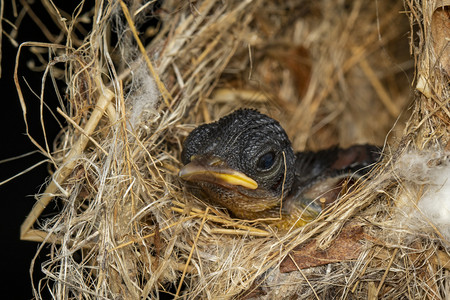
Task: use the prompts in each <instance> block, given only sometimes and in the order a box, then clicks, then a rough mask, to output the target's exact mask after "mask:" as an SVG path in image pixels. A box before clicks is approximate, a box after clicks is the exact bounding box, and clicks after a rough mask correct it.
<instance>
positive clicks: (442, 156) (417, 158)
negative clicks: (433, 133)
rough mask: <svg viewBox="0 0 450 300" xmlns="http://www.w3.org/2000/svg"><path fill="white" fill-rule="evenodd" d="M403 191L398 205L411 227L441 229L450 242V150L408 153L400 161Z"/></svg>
mask: <svg viewBox="0 0 450 300" xmlns="http://www.w3.org/2000/svg"><path fill="white" fill-rule="evenodd" d="M395 170H396V172H395V173H396V175H397V176H399V179H400V182H401V184H402V187H403V188H404V189H403V192H402V194H401V196H400V197H399V201H398V203H397V205H398V206H399V207H400V208H401V210H402V212H403V214H402V215H403V216H404V217H405V219H404V220H403V221H401V222H402V223H406V224H407V225H408V226H409V227H411V228H414V229H416V230H417V229H421V230H430V231H436V229H437V230H438V231H439V233H440V235H442V236H443V237H444V238H445V239H446V240H447V241H450V153H448V152H444V151H434V152H424V153H422V152H417V153H411V152H410V153H407V154H404V155H402V157H401V158H400V159H399V160H398V161H397V164H396V168H395ZM434 227H435V228H434Z"/></svg>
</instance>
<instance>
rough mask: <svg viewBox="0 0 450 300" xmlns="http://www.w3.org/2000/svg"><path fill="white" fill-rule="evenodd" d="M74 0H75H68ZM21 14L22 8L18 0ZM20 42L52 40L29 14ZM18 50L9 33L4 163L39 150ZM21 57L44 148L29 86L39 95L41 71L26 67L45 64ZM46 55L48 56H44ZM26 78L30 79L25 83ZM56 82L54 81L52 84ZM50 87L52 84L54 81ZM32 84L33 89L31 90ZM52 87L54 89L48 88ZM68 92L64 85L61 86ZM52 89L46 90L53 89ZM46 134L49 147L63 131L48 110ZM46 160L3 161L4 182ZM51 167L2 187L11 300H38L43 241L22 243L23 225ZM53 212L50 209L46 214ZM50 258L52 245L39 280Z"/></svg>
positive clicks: (0, 175) (52, 100) (26, 52)
mask: <svg viewBox="0 0 450 300" xmlns="http://www.w3.org/2000/svg"><path fill="white" fill-rule="evenodd" d="M36 2H39V1H35V4H33V5H32V9H33V12H34V13H35V14H36V15H38V16H39V17H40V18H41V19H42V20H43V22H44V23H46V25H47V24H49V25H50V26H48V28H49V30H50V31H51V32H53V33H55V34H56V33H57V32H58V31H59V30H58V29H57V27H56V26H52V24H53V23H52V22H51V21H50V22H46V20H48V19H49V16H48V14H47V13H46V12H45V10H44V9H43V8H42V7H40V6H39V5H40V3H36ZM64 2H71V1H64ZM11 3H12V1H5V2H4V5H5V7H4V13H3V15H4V19H7V20H9V21H11V22H13V23H14V22H15V20H16V18H15V16H14V14H13V9H12V7H11ZM16 3H17V5H18V12H19V11H20V9H21V7H20V4H19V1H16ZM2 24H3V32H6V33H7V34H11V31H12V26H11V25H10V24H8V23H7V22H5V21H3V23H2ZM14 39H15V41H17V42H18V44H21V43H22V42H25V41H39V42H48V40H47V39H46V38H45V36H44V35H43V34H42V33H41V31H40V29H39V28H38V27H37V26H36V24H35V23H34V22H33V21H32V20H31V18H30V17H29V16H28V15H26V16H25V17H24V19H23V21H22V22H21V24H20V27H19V28H18V34H17V36H16V37H15V38H14ZM17 50H18V47H16V46H14V45H13V44H12V43H11V41H10V40H9V39H8V37H7V36H6V35H3V38H2V60H1V67H2V74H1V78H0V86H1V93H0V99H1V102H2V106H1V109H0V115H1V117H0V122H1V123H0V126H1V127H0V128H1V129H0V132H1V133H0V134H1V140H2V141H3V143H2V146H1V148H0V161H3V160H4V159H8V158H12V157H16V156H18V155H22V154H25V153H29V152H31V151H34V150H36V149H37V148H36V147H35V146H34V145H33V144H32V143H31V142H30V140H29V138H28V137H27V136H26V134H25V132H26V129H25V123H24V119H23V113H22V109H21V106H20V103H19V98H18V95H17V91H16V87H15V84H14V79H13V74H14V65H15V59H16V54H17ZM22 52H23V53H22V55H21V56H20V64H19V66H20V67H19V70H18V74H19V77H20V85H21V89H22V92H23V93H24V98H25V99H26V102H27V110H28V116H27V119H28V122H29V126H30V130H31V135H32V136H33V138H35V139H36V140H37V141H38V142H39V143H40V144H41V145H44V143H43V142H44V140H43V134H42V129H41V126H40V116H39V99H38V98H37V97H36V96H34V95H33V93H32V92H31V91H30V88H31V89H32V90H34V92H35V93H37V94H39V92H40V89H41V87H40V86H41V78H42V75H43V72H42V71H32V70H30V69H29V68H28V67H27V64H28V63H30V62H34V63H35V64H36V65H40V64H41V63H40V62H39V61H38V60H37V59H36V56H35V55H33V54H32V53H30V49H29V48H23V50H22ZM44 57H46V55H45V54H44ZM25 80H26V81H25ZM48 81H49V82H50V81H51V80H50V79H49V80H48ZM50 84H51V82H50ZM27 85H29V86H30V88H29V87H28V86H27ZM47 87H50V85H49V84H47ZM61 88H63V87H61ZM51 89H52V88H47V90H50V91H51ZM45 99H46V100H45V101H46V103H47V104H48V105H49V106H50V107H53V108H55V107H56V106H57V98H56V97H55V95H54V93H53V94H52V93H51V92H49V93H48V94H47V95H46V96H45ZM45 121H46V133H47V139H48V141H49V144H50V147H51V143H52V142H53V140H54V138H55V136H56V134H57V133H58V131H59V125H58V124H57V123H56V122H55V120H54V119H53V118H52V117H51V116H50V114H49V113H48V111H47V112H46V113H45ZM43 159H45V157H44V156H43V155H40V154H38V153H35V154H33V155H30V156H27V157H25V158H21V159H18V160H14V161H9V162H2V163H1V164H0V170H1V172H0V182H2V181H4V180H6V179H8V178H10V177H11V176H14V175H15V174H17V173H19V172H21V171H23V170H25V169H27V168H29V167H31V166H32V165H34V164H35V163H37V162H39V161H42V160H43ZM48 167H49V165H48V164H47V163H44V164H42V165H40V166H39V167H37V168H35V169H33V170H31V171H29V172H28V173H26V174H24V175H22V176H20V177H18V178H16V179H14V180H12V181H10V182H8V183H5V184H3V185H0V196H1V200H2V214H1V215H2V216H1V218H0V219H1V225H0V230H1V236H2V247H1V249H2V259H1V270H2V273H3V277H2V286H3V292H2V295H9V297H8V296H7V298H9V299H31V298H32V297H33V293H32V289H31V277H30V274H29V268H30V263H31V261H32V259H33V257H34V256H35V254H36V250H37V249H38V247H39V245H40V243H37V242H29V241H21V240H20V233H19V232H20V225H21V223H22V222H23V221H24V220H25V217H26V216H27V215H28V213H29V212H30V211H31V209H32V207H33V205H34V203H35V198H34V195H35V194H36V193H38V192H43V191H44V189H45V187H44V185H43V184H44V183H45V180H46V179H48V176H49V173H48ZM52 208H55V204H54V203H51V204H50V209H52ZM44 212H45V213H48V212H47V211H44ZM48 254H49V249H48V247H44V249H43V251H41V253H40V254H39V256H38V257H37V261H36V264H35V268H34V269H35V270H34V276H33V277H34V279H35V282H36V283H37V281H38V280H39V279H40V278H41V277H42V273H41V266H40V265H41V262H42V261H45V260H46V257H47V256H48ZM42 296H43V297H44V299H49V298H50V297H49V295H48V293H45V292H44V293H43V294H42Z"/></svg>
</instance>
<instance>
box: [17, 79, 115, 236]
mask: <svg viewBox="0 0 450 300" xmlns="http://www.w3.org/2000/svg"><path fill="white" fill-rule="evenodd" d="M99 83H100V85H102V83H101V81H99ZM100 90H101V91H103V93H102V94H101V95H100V97H99V99H98V101H97V105H96V106H95V108H94V110H93V111H92V114H91V117H90V118H89V120H88V121H87V123H86V126H85V127H84V133H85V134H83V135H81V136H80V137H79V139H78V140H77V142H76V143H75V144H74V145H73V147H72V149H71V150H70V151H69V154H68V155H67V157H66V159H65V160H64V163H63V164H62V167H61V168H60V169H59V170H58V171H57V172H55V174H54V176H53V179H52V181H51V182H50V184H49V185H48V186H47V188H46V189H45V191H44V193H43V195H42V196H41V197H40V198H39V199H38V201H37V203H36V205H35V206H34V207H33V209H32V210H31V212H30V214H29V215H28V216H27V218H26V219H25V221H24V222H23V223H22V226H21V227H20V238H21V239H22V240H34V239H35V237H34V236H33V235H32V233H33V231H30V229H31V228H32V226H33V224H34V222H35V221H36V220H37V218H38V217H39V216H40V215H41V213H42V211H43V210H44V209H45V207H46V206H47V205H48V203H49V202H50V201H51V200H52V199H53V196H54V193H55V192H56V191H57V190H58V187H59V186H60V184H61V183H62V182H64V181H65V180H66V178H67V177H68V176H69V174H70V173H71V172H72V170H73V169H74V168H75V166H76V163H77V160H76V158H77V157H78V156H79V155H80V154H81V153H82V152H83V151H84V149H85V148H86V145H87V143H88V141H90V139H89V138H88V136H89V135H91V134H92V132H94V130H95V128H96V127H97V124H98V122H99V121H100V119H101V118H102V116H103V114H104V112H105V108H106V106H107V105H108V104H109V103H110V102H111V100H112V99H113V98H114V93H113V92H112V91H110V90H108V89H105V88H101V89H100Z"/></svg>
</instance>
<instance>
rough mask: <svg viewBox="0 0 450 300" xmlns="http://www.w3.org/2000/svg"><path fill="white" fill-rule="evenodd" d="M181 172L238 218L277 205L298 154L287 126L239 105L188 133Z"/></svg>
mask: <svg viewBox="0 0 450 300" xmlns="http://www.w3.org/2000/svg"><path fill="white" fill-rule="evenodd" d="M181 159H182V162H183V163H184V164H185V166H184V167H183V168H182V169H181V170H180V173H179V175H180V177H181V178H182V179H184V180H187V181H189V182H191V183H193V184H194V185H196V186H197V187H199V188H200V189H201V191H202V193H203V194H205V196H206V198H208V200H209V201H211V202H213V203H217V204H220V205H222V206H224V207H226V208H227V209H229V210H230V211H231V212H232V213H233V214H234V215H235V216H237V217H240V218H256V216H261V212H263V211H266V210H270V209H275V207H277V205H278V204H279V203H280V202H281V199H282V197H283V195H286V194H287V193H288V192H289V190H290V189H291V186H292V182H293V179H294V170H293V169H294V167H293V166H294V163H295V156H294V152H293V150H292V146H291V143H290V141H289V138H288V136H287V135H286V132H285V131H284V130H283V128H282V127H281V126H280V124H279V123H278V122H277V121H275V120H274V119H272V118H269V117H268V116H266V115H263V114H261V113H259V112H257V111H256V110H251V109H241V110H237V111H235V112H233V113H231V114H229V115H227V116H225V117H223V118H221V119H220V120H218V121H217V122H214V123H210V124H205V125H201V126H199V127H198V128H196V129H195V130H194V131H192V132H191V134H190V135H189V136H188V137H187V139H186V141H185V143H184V147H183V152H182V154H181Z"/></svg>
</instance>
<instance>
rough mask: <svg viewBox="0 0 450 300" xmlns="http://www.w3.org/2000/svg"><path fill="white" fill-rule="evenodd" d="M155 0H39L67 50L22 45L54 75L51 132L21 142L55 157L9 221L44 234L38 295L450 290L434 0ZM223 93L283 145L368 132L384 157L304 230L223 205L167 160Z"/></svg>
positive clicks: (420, 295)
mask: <svg viewBox="0 0 450 300" xmlns="http://www.w3.org/2000/svg"><path fill="white" fill-rule="evenodd" d="M153 2H154V1H153ZM153 2H152V1H150V2H149V3H147V4H141V3H140V1H129V2H128V3H124V2H122V1H101V0H98V1H96V2H95V7H94V8H93V9H92V10H86V8H85V7H84V5H85V3H84V1H82V2H81V3H80V5H79V6H78V7H77V8H76V10H75V11H74V12H73V13H72V14H67V13H63V12H61V11H59V10H58V9H56V8H55V7H53V6H52V7H48V10H49V13H51V14H52V15H54V16H58V18H59V19H60V22H59V23H58V24H60V25H61V30H62V33H63V34H64V35H65V37H66V39H65V40H66V42H65V44H60V43H59V44H58V43H56V42H55V41H51V42H52V43H50V44H42V43H26V44H23V45H22V46H21V47H20V48H19V54H18V55H19V56H20V53H21V51H23V49H24V47H26V46H32V47H34V48H44V49H47V50H48V54H49V57H50V61H49V63H48V64H47V65H46V69H45V70H46V71H45V73H44V76H43V82H45V81H46V80H49V78H51V79H53V80H57V79H61V80H62V81H63V82H64V83H65V84H66V90H65V95H64V97H61V99H64V100H62V101H61V106H60V107H58V108H57V114H59V115H60V116H62V118H64V120H65V121H66V125H67V126H65V127H63V128H62V129H61V133H60V134H59V136H58V138H57V139H56V140H55V142H54V143H53V149H51V150H50V147H48V146H45V145H39V144H37V142H35V143H36V146H37V147H38V148H39V149H40V150H41V152H42V153H43V154H44V155H46V157H48V158H49V159H51V162H52V165H53V167H54V170H55V171H54V173H53V174H52V176H51V180H50V181H49V183H48V184H47V186H46V190H45V191H44V193H42V194H41V195H38V203H37V204H36V206H35V208H34V209H33V211H32V212H31V213H30V215H29V216H28V218H27V219H26V220H25V222H24V223H23V226H22V228H21V229H22V230H21V232H22V238H23V239H27V240H35V241H41V242H42V244H41V245H42V246H41V248H42V247H44V246H45V245H48V244H50V247H51V256H50V257H49V258H48V260H47V261H46V262H44V263H43V265H42V266H41V268H42V270H43V271H44V274H45V278H42V280H41V286H39V287H35V289H34V292H35V297H36V298H40V297H41V291H42V290H44V289H49V290H50V291H51V293H52V295H53V296H54V297H55V298H58V299H72V298H74V299H75V298H76V299H81V298H86V299H104V298H105V299H146V298H152V299H153V298H157V297H161V296H162V295H163V294H166V295H169V296H170V295H171V296H174V297H185V298H199V297H201V298H211V299H216V298H247V299H248V298H264V297H266V298H267V299H273V298H288V297H295V296H297V297H298V296H301V297H302V298H304V299H327V298H330V297H332V298H350V299H353V298H355V299H376V298H377V297H380V298H392V299H399V298H402V297H404V298H408V299H425V298H430V299H438V298H442V299H444V298H448V297H449V296H450V293H449V290H450V288H449V284H450V269H449V268H450V257H449V250H450V248H449V241H450V232H449V231H448V228H449V226H448V225H449V224H448V218H447V219H445V216H443V215H439V209H440V205H438V204H435V203H437V202H436V201H438V200H439V199H444V200H445V199H447V202H448V199H449V191H448V182H447V181H446V178H447V179H448V178H450V176H449V173H450V172H449V168H450V160H449V153H450V152H449V150H450V149H449V129H448V128H449V121H450V113H449V109H450V100H449V99H450V97H449V96H450V87H449V84H448V79H449V74H450V65H449V60H448V57H450V54H449V51H450V50H449V46H448V37H449V30H448V28H449V27H448V24H449V22H448V13H449V6H448V3H447V4H446V5H447V6H445V3H444V2H445V1H422V2H420V1H413V0H405V2H404V3H403V2H400V1H387V0H383V1H375V2H374V1H363V0H358V1H350V2H346V1H308V0H304V1H297V0H292V1H277V0H265V1H263V0H259V1H237V0H236V1H219V0H201V1H196V2H179V1H171V0H168V1H163V2H162V3H156V4H155V3H153ZM399 12H401V13H399ZM63 17H64V18H65V19H62V18H63ZM86 24H89V25H86ZM86 26H90V28H89V29H88V30H86ZM144 30H145V31H144ZM408 32H409V33H408ZM139 33H141V35H139ZM408 35H409V36H408ZM406 37H409V39H410V45H409V47H410V51H411V54H412V55H413V58H414V59H411V58H410V56H409V53H408V50H407V49H408V43H407V42H405V40H406V39H405V38H406ZM146 41H147V42H146ZM405 49H406V51H405ZM61 62H62V63H64V67H63V68H62V69H61V68H58V66H59V67H61V64H58V63H61ZM413 71H415V72H414V76H413V75H412V74H413ZM15 76H16V77H15V78H16V84H17V89H18V92H19V96H20V99H21V104H22V107H23V108H24V111H26V99H24V97H23V96H22V93H21V86H22V85H23V83H22V82H21V81H20V80H19V79H18V78H19V76H20V74H15ZM413 78H414V80H413ZM411 80H413V82H412V84H413V86H414V87H415V92H414V93H413V95H412V93H411V88H410V85H411V82H410V81H411ZM43 86H45V84H43ZM412 98H413V99H412ZM41 101H42V103H44V101H45V99H44V93H43V92H42V94H41ZM240 107H253V108H257V109H258V110H260V111H261V112H263V113H267V114H269V115H270V116H272V117H274V118H275V119H278V120H280V122H281V124H282V126H283V127H284V128H285V129H286V132H287V133H288V135H289V136H290V138H291V140H292V142H293V146H294V149H295V150H297V151H302V150H318V149H321V148H326V147H329V146H332V145H336V144H340V145H341V146H343V147H346V146H349V145H351V144H356V143H371V144H377V145H384V149H383V160H382V162H380V163H379V164H378V166H377V167H376V168H374V170H373V171H372V172H371V174H370V175H369V177H368V178H366V180H364V181H363V182H361V183H360V184H359V185H358V186H357V188H355V189H354V190H353V191H351V192H350V193H348V194H346V195H344V196H342V197H341V198H340V200H339V201H338V203H336V205H334V206H332V207H331V208H330V209H328V210H326V211H325V212H324V213H323V214H321V215H320V216H319V217H318V218H317V219H316V220H314V221H313V222H311V223H309V224H307V225H306V226H304V227H301V228H291V229H290V230H288V231H287V232H281V231H278V229H277V228H272V227H271V226H269V225H267V224H262V223H258V222H248V221H246V220H237V219H232V218H230V216H229V215H228V213H227V212H226V211H225V210H223V209H222V208H220V207H212V206H210V205H208V204H205V203H204V202H202V201H201V200H200V199H196V198H194V196H192V195H191V194H190V193H189V192H188V191H186V189H185V187H184V185H183V182H181V181H180V180H179V178H178V176H177V172H178V170H179V168H180V167H181V163H180V161H179V157H180V153H181V150H182V142H183V141H184V139H185V137H186V136H187V135H188V134H189V132H190V131H191V130H192V129H193V128H194V127H195V126H196V125H198V124H201V123H204V122H210V121H212V120H216V119H218V118H219V117H221V116H223V115H225V114H227V113H229V112H231V111H233V110H235V109H237V108H240ZM25 115H26V114H25ZM395 124H396V126H394V125H395ZM44 130H45V128H44ZM31 138H32V137H31ZM33 141H34V140H33ZM445 197H447V198H445ZM51 201H59V203H61V205H60V207H61V209H60V211H59V212H58V214H56V215H55V216H54V217H51V218H42V217H39V216H40V214H41V213H42V211H43V210H44V208H45V207H46V206H47V205H48V204H49V203H50V202H51ZM424 203H431V205H428V206H427V205H425V204H424ZM433 203H434V204H433ZM433 205H435V206H437V210H436V209H434V210H433ZM436 211H437V212H436ZM436 214H437V215H436ZM433 216H434V217H433ZM436 216H437V217H436ZM36 220H38V221H39V224H40V226H37V225H35V222H36Z"/></svg>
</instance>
